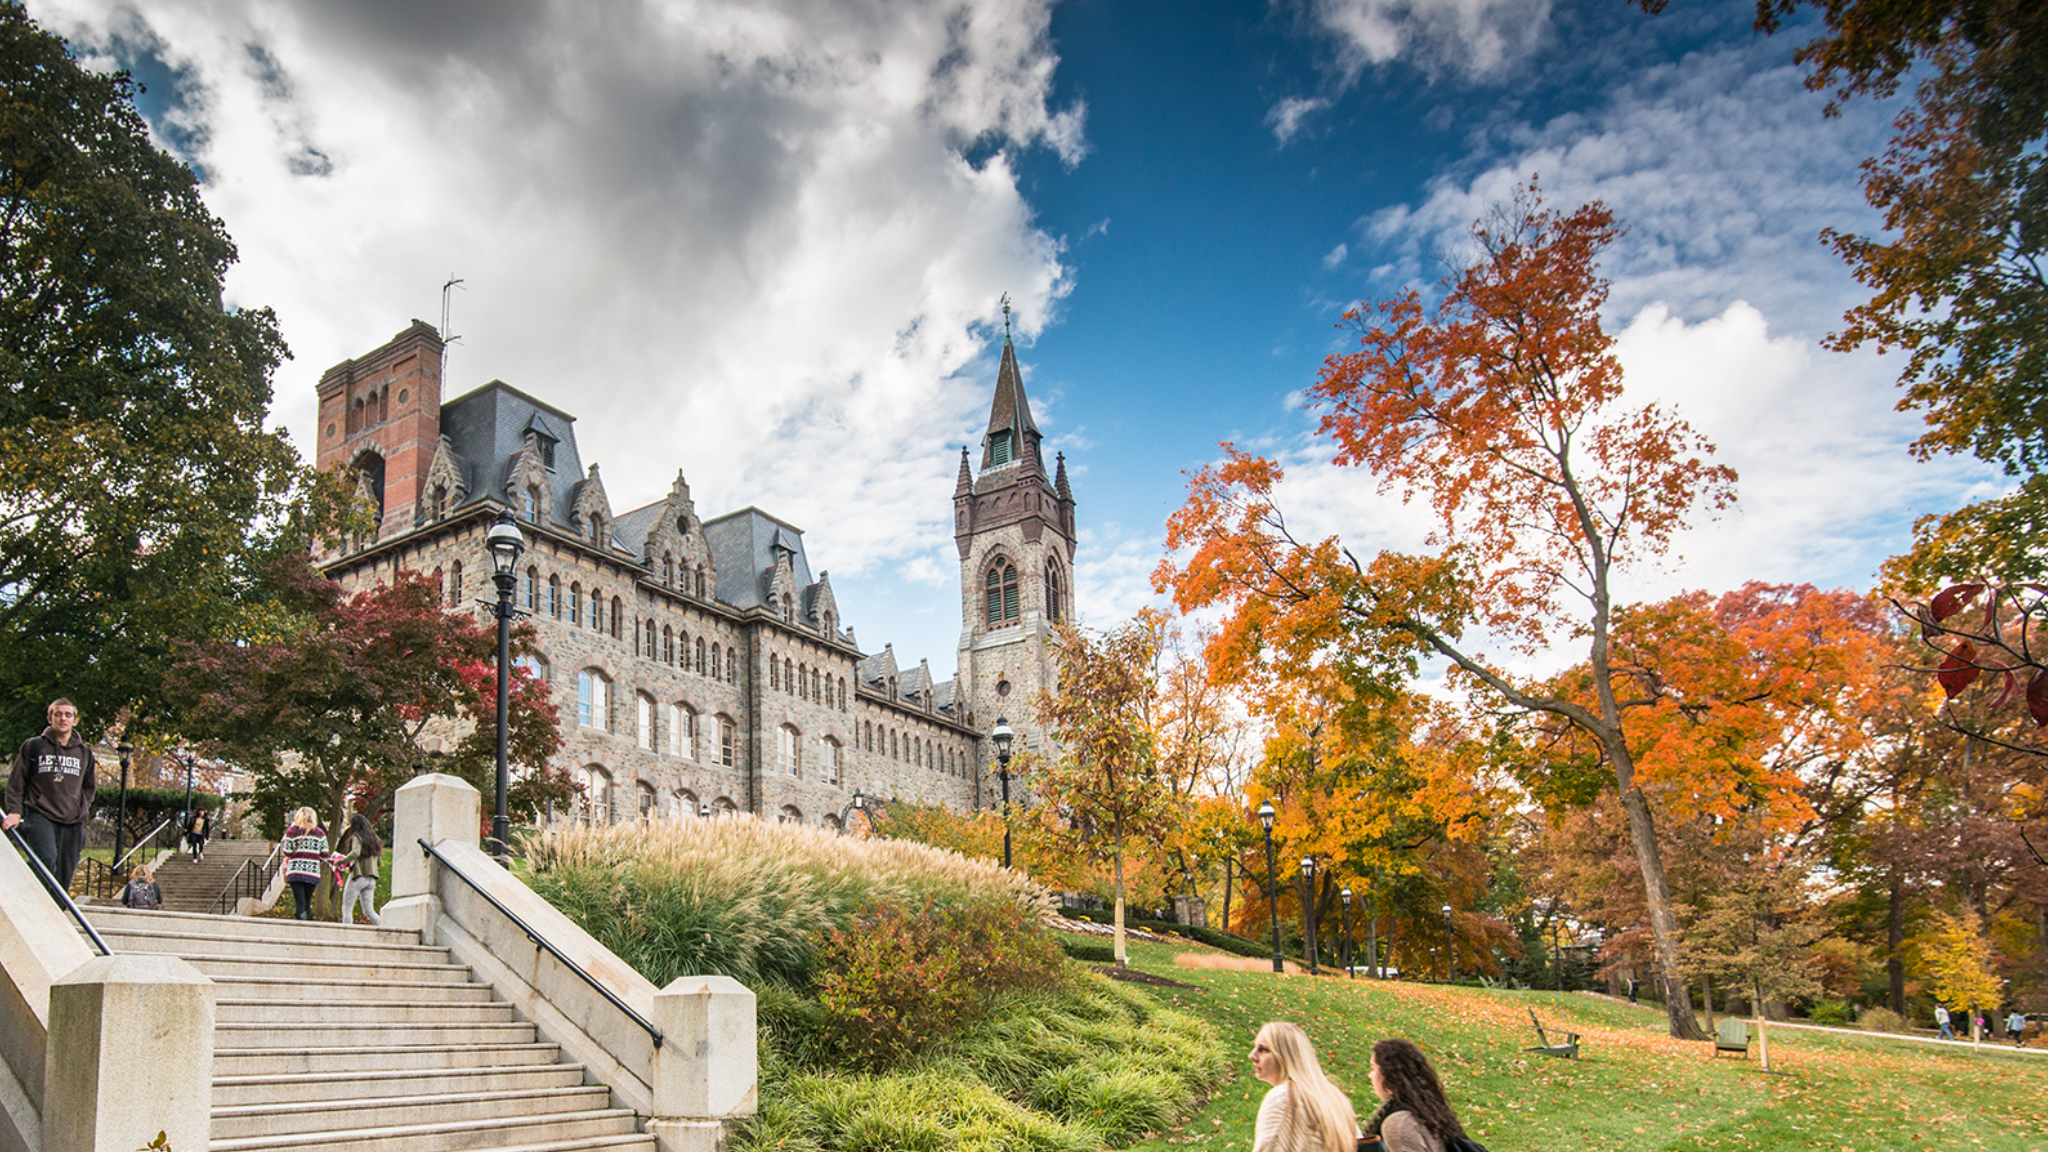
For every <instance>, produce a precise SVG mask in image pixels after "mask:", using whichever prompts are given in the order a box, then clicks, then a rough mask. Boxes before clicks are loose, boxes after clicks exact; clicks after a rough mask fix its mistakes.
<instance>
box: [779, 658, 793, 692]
mask: <svg viewBox="0 0 2048 1152" xmlns="http://www.w3.org/2000/svg"><path fill="white" fill-rule="evenodd" d="M782 690H783V691H784V692H787V693H789V694H791V695H795V694H796V661H794V660H790V659H788V658H784V659H783V661H782Z"/></svg>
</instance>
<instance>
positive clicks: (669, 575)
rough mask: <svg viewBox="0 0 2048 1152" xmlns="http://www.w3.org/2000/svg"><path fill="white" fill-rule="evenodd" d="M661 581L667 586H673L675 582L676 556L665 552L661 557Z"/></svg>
mask: <svg viewBox="0 0 2048 1152" xmlns="http://www.w3.org/2000/svg"><path fill="white" fill-rule="evenodd" d="M661 583H662V585H663V586H664V587H669V588H673V587H675V583H676V558H675V557H673V556H670V555H668V554H667V553H663V554H662V557H661Z"/></svg>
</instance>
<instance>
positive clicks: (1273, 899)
mask: <svg viewBox="0 0 2048 1152" xmlns="http://www.w3.org/2000/svg"><path fill="white" fill-rule="evenodd" d="M1259 823H1260V824H1261V825H1263V826H1264V827H1265V829H1266V911H1267V912H1268V913H1270V914H1271V917H1272V920H1273V971H1275V972H1284V971H1286V967H1285V966H1284V965H1282V964H1281V962H1280V901H1279V899H1278V897H1279V891H1278V890H1279V887H1280V882H1279V880H1278V879H1277V878H1276V876H1275V875H1274V871H1273V802H1272V801H1271V800H1268V801H1266V802H1265V803H1264V804H1261V805H1259Z"/></svg>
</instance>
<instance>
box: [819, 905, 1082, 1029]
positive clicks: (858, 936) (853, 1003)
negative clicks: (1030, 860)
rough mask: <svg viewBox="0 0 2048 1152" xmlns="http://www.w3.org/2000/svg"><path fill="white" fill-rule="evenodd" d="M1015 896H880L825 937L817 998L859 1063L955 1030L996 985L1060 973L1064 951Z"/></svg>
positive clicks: (1033, 984)
mask: <svg viewBox="0 0 2048 1152" xmlns="http://www.w3.org/2000/svg"><path fill="white" fill-rule="evenodd" d="M1025 917H1026V913H1025V912H1024V910H1023V909H1021V908H1019V907H1017V906H1016V905H1015V904H1009V903H1005V904H971V905H964V906H953V907H946V906H943V905H940V904H938V903H936V902H933V901H927V902H926V903H925V904H924V905H923V906H922V907H919V908H907V907H904V906H902V905H898V904H890V903H884V904H880V905H877V906H876V907H875V908H873V909H871V910H870V911H869V912H868V913H867V914H865V915H863V916H862V917H861V918H860V921H859V922H858V923H857V924H855V925H853V926H850V927H848V928H843V929H837V930H834V931H832V932H830V933H828V934H827V935H826V937H825V939H824V943H823V945H822V946H821V955H820V959H821V961H822V964H821V966H820V967H821V975H820V977H819V979H818V1003H819V1004H820V1005H822V1006H823V1008H824V1011H825V1014H826V1017H827V1019H828V1020H829V1022H830V1027H831V1029H832V1030H833V1032H834V1034H835V1035H836V1038H837V1039H838V1040H839V1042H840V1044H841V1046H842V1049H843V1051H844V1052H845V1053H846V1055H847V1056H848V1057H849V1058H850V1059H851V1061H852V1062H853V1063H854V1064H855V1065H856V1066H858V1067H864V1068H886V1067H889V1066H891V1065H894V1064H897V1063H900V1062H901V1061H902V1060H903V1059H904V1058H905V1057H908V1056H911V1055H914V1054H916V1053H918V1052H922V1051H924V1050H925V1049H927V1048H929V1047H930V1046H931V1045H932V1044H933V1043H935V1042H936V1041H938V1040H940V1039H943V1038H945V1037H947V1036H950V1035H951V1034H952V1033H953V1031H954V1030H955V1029H957V1028H958V1027H959V1026H960V1025H961V1024H962V1023H964V1022H965V1021H967V1020H968V1019H970V1018H972V1017H974V1016H976V1015H978V1014H980V1013H981V1012H982V1011H983V1010H984V1009H985V1008H986V1007H987V1005H988V1004H989V1003H990V1002H991V1000H992V999H993V998H994V997H995V996H996V995H997V994H999V993H1001V992H1005V991H1008V990H1011V989H1021V988H1040V987H1045V986H1047V985H1049V984H1051V983H1053V982H1054V981H1055V980H1056V979H1058V977H1059V972H1060V963H1061V960H1060V951H1059V948H1058V947H1057V946H1056V945H1055V944H1054V943H1053V940H1052V938H1051V936H1050V934H1048V933H1047V932H1046V931H1045V930H1044V929H1043V928H1041V927H1040V926H1038V925H1037V924H1035V923H1032V922H1031V921H1028V920H1027V919H1026V918H1025Z"/></svg>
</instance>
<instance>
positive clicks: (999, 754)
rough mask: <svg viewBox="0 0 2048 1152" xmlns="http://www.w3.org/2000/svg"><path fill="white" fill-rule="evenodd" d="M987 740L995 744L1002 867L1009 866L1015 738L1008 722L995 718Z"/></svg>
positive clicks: (1015, 735)
mask: <svg viewBox="0 0 2048 1152" xmlns="http://www.w3.org/2000/svg"><path fill="white" fill-rule="evenodd" d="M988 737H989V739H991V740H993V741H995V742H996V763H997V764H998V765H999V766H1000V767H998V768H997V770H996V776H997V777H998V778H999V779H1001V780H1002V782H1003V867H1005V868H1008V867H1009V866H1010V742H1011V741H1012V740H1015V739H1016V738H1017V734H1016V733H1015V732H1012V731H1010V722H1009V721H1008V720H1006V719H1004V718H1003V717H1001V716H998V717H996V726H995V728H994V729H993V730H992V731H990V732H989V734H988Z"/></svg>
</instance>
